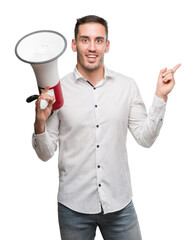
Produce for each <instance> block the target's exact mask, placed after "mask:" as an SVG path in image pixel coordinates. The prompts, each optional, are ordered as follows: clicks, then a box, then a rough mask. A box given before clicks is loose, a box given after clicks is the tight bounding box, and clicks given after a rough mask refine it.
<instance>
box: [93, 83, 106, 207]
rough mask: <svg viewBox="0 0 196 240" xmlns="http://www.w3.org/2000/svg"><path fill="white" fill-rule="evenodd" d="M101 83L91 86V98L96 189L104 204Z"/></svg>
mask: <svg viewBox="0 0 196 240" xmlns="http://www.w3.org/2000/svg"><path fill="white" fill-rule="evenodd" d="M102 85H103V82H102V81H101V82H99V83H98V84H97V85H96V87H94V86H93V85H91V86H92V91H93V98H94V111H95V112H94V116H95V118H94V119H95V126H94V127H95V136H96V142H95V151H96V155H95V156H96V159H95V164H96V174H97V176H96V177H97V190H98V195H99V201H100V202H101V203H102V205H103V204H104V203H103V202H105V201H104V199H105V197H104V191H103V187H104V186H103V184H102V179H103V174H102V173H103V169H102V162H101V156H102V147H103V146H102V144H101V134H102V132H101V131H102V126H101V124H100V122H101V106H100V101H99V92H100V90H101V89H99V88H101V87H103V86H102Z"/></svg>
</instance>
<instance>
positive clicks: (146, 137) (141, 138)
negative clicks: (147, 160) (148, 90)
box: [129, 96, 166, 148]
mask: <svg viewBox="0 0 196 240" xmlns="http://www.w3.org/2000/svg"><path fill="white" fill-rule="evenodd" d="M165 109H166V103H165V101H163V99H160V98H158V97H157V96H155V97H154V100H153V104H152V106H151V108H150V111H149V113H148V114H147V113H146V112H145V108H144V106H143V107H142V104H141V106H140V108H138V106H137V110H139V111H140V112H139V118H137V119H136V118H135V119H134V116H132V118H130V124H129V127H130V131H131V133H132V134H133V136H134V138H135V140H136V141H137V142H138V143H139V144H140V145H141V146H143V147H147V148H149V147H151V146H152V144H153V143H154V142H155V140H156V138H157V136H158V135H159V132H160V129H161V127H162V125H163V118H164V114H165ZM137 117H138V114H137Z"/></svg>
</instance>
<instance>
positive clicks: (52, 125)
mask: <svg viewBox="0 0 196 240" xmlns="http://www.w3.org/2000/svg"><path fill="white" fill-rule="evenodd" d="M58 140H59V118H58V112H56V111H55V112H54V113H53V114H52V115H51V116H50V117H49V118H48V119H47V121H46V127H45V132H44V133H42V134H35V133H33V135H32V146H33V148H34V150H35V152H36V153H37V156H38V157H39V158H40V159H41V160H43V161H47V160H49V159H50V158H51V157H52V156H53V155H54V152H55V151H56V150H57V146H58Z"/></svg>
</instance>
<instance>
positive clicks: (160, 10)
mask: <svg viewBox="0 0 196 240" xmlns="http://www.w3.org/2000/svg"><path fill="white" fill-rule="evenodd" d="M88 14H96V15H99V16H101V17H104V18H106V20H107V21H108V23H109V39H110V41H111V48H110V52H109V53H108V54H106V56H105V64H106V65H107V67H108V68H110V69H113V70H115V71H119V72H121V73H123V74H126V75H128V76H130V77H133V78H134V79H135V80H136V82H137V84H138V86H139V89H140V92H141V95H142V97H143V100H144V102H145V104H146V107H147V109H149V107H150V105H151V103H152V99H153V96H154V92H155V88H156V82H157V77H158V74H159V71H160V69H162V68H164V67H168V68H171V67H173V66H174V65H176V64H178V63H181V64H182V66H181V67H180V68H179V69H178V70H177V72H176V74H175V78H176V85H175V88H174V90H173V92H172V93H171V94H170V96H169V99H168V103H167V110H166V115H165V119H164V125H163V128H162V130H161V133H160V136H159V138H158V139H157V141H156V142H155V144H154V145H153V146H152V148H150V149H145V148H142V147H141V146H139V145H137V143H136V142H135V141H134V140H133V138H132V136H131V134H130V133H128V139H127V148H128V155H129V165H130V171H131V179H132V185H133V193H134V198H133V201H134V204H135V208H136V211H137V214H138V218H139V221H140V226H141V231H142V235H143V239H144V240H165V239H167V240H174V239H178V240H182V239H183V240H184V239H189V240H195V239H196V232H195V221H196V220H195V218H196V217H195V216H196V206H195V203H196V193H195V183H196V174H195V172H196V164H195V160H196V158H195V141H194V137H195V134H196V127H195V116H196V114H195V96H194V94H195V88H196V79H195V56H196V48H195V43H196V35H195V22H196V15H195V7H194V1H193V0H186V1H181V0H164V1H160V0H148V1H145V0H141V1H133V0H127V1H126V0H121V1H106V0H99V1H92V0H87V1H85V0H84V1H81V0H80V1H61V0H56V1H50V0H42V1H40V0H39V1H38V0H34V1H25V0H18V1H10V0H8V1H6V2H4V3H2V4H1V14H0V18H1V19H0V24H1V44H0V53H1V58H0V61H1V65H0V66H1V101H2V105H1V115H0V116H1V117H0V121H1V124H0V127H1V131H0V132H1V140H2V141H1V142H2V143H1V160H0V165H1V166H0V191H1V198H0V226H1V231H0V239H3V240H11V239H20V240H23V239H24V240H27V239H28V240H35V239H36V240H45V239H47V240H54V239H55V240H58V239H59V240H60V234H59V228H58V220H57V199H56V195H57V190H58V169H57V156H58V153H56V154H55V156H54V157H53V158H52V159H51V160H50V161H48V162H47V163H43V162H42V161H41V160H39V159H38V158H37V156H36V154H35V152H34V151H33V149H32V147H31V134H32V132H33V122H34V115H35V114H34V103H31V104H27V103H26V102H25V99H26V98H27V97H28V96H29V95H32V94H35V93H37V92H38V91H37V86H36V80H35V76H34V73H33V71H32V69H31V67H30V65H28V64H25V63H23V62H21V61H19V60H18V59H17V58H16V56H15V54H14V47H15V44H16V42H17V41H18V40H19V39H20V38H21V37H22V36H24V35H25V34H27V33H30V32H33V31H36V30H43V29H50V30H55V31H59V32H61V33H62V34H63V35H65V37H66V38H67V41H68V48H67V50H66V52H65V53H64V54H63V56H61V57H60V58H59V74H60V76H61V77H63V76H64V75H65V74H67V73H69V72H71V71H72V70H73V69H74V67H75V63H76V54H75V53H73V52H72V50H71V39H72V38H73V29H74V25H75V22H76V18H79V17H82V16H84V15H88ZM65 100H66V99H65ZM96 239H102V237H101V234H100V232H99V230H98V229H97V238H96Z"/></svg>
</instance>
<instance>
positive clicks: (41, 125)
mask: <svg viewBox="0 0 196 240" xmlns="http://www.w3.org/2000/svg"><path fill="white" fill-rule="evenodd" d="M34 132H35V134H42V133H44V132H45V122H40V121H35V123H34Z"/></svg>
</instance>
